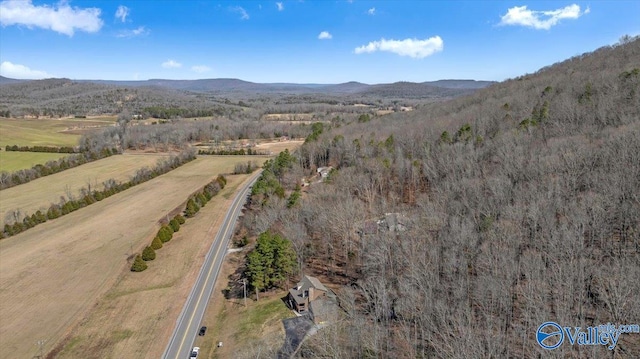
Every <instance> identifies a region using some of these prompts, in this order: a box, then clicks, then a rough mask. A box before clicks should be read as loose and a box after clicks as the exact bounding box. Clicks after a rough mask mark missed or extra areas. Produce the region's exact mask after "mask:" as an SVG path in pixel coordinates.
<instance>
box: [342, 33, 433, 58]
mask: <svg viewBox="0 0 640 359" xmlns="http://www.w3.org/2000/svg"><path fill="white" fill-rule="evenodd" d="M443 48H444V42H443V41H442V39H441V38H440V36H434V37H430V38H428V39H424V40H418V39H404V40H385V39H384V38H383V39H380V41H372V42H370V43H369V44H367V45H363V46H360V47H356V49H355V50H354V51H355V53H356V54H363V53H371V52H376V51H386V52H392V53H394V54H398V55H400V56H409V57H413V58H416V59H422V58H425V57H427V56H431V55H433V54H435V53H436V52H440V51H442V49H443Z"/></svg>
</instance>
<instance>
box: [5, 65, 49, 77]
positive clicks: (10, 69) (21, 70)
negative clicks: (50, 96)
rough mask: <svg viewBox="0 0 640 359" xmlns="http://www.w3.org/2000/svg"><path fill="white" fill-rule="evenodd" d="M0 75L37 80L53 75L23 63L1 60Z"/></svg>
mask: <svg viewBox="0 0 640 359" xmlns="http://www.w3.org/2000/svg"><path fill="white" fill-rule="evenodd" d="M0 75H2V76H5V77H10V78H14V79H24V80H37V79H45V78H50V77H53V76H51V75H49V74H48V73H46V72H45V71H39V70H32V69H30V68H28V67H27V66H24V65H19V64H14V63H11V62H9V61H3V62H2V63H1V64H0Z"/></svg>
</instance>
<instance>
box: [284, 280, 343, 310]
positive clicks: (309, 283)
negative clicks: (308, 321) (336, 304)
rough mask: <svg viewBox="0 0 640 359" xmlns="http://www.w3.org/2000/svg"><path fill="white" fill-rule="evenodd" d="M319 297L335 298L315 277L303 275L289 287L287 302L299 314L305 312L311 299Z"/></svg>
mask: <svg viewBox="0 0 640 359" xmlns="http://www.w3.org/2000/svg"><path fill="white" fill-rule="evenodd" d="M319 298H331V299H335V294H334V293H333V292H332V291H331V290H329V289H327V287H325V286H324V285H323V284H322V283H321V282H320V281H319V280H318V278H316V277H311V276H308V275H305V276H303V277H302V280H301V281H300V282H298V284H297V285H296V286H295V287H294V288H291V289H289V294H287V304H289V307H290V308H291V309H293V310H295V311H296V312H298V313H300V314H304V313H307V311H308V310H309V305H310V303H311V302H312V301H315V300H317V299H319Z"/></svg>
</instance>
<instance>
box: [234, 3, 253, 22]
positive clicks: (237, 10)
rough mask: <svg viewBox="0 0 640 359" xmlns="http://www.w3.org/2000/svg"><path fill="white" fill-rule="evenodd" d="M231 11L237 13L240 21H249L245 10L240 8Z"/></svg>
mask: <svg viewBox="0 0 640 359" xmlns="http://www.w3.org/2000/svg"><path fill="white" fill-rule="evenodd" d="M231 11H233V12H237V13H239V14H240V20H249V14H248V13H247V10H245V9H244V8H243V7H242V6H236V7H232V8H231Z"/></svg>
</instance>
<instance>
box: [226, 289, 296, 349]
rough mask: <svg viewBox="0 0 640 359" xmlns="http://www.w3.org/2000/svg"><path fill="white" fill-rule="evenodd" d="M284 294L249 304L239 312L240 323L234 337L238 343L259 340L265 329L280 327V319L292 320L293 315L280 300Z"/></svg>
mask: <svg viewBox="0 0 640 359" xmlns="http://www.w3.org/2000/svg"><path fill="white" fill-rule="evenodd" d="M285 295H286V292H282V293H279V295H275V296H274V297H270V298H266V299H260V300H259V301H257V302H253V301H249V302H251V304H250V305H248V306H247V308H246V309H245V308H242V309H241V310H240V312H241V313H240V314H241V315H242V316H241V317H240V322H239V325H238V328H237V329H236V332H235V334H234V337H235V339H236V340H238V341H240V340H243V339H247V338H260V337H261V334H262V332H263V330H264V328H266V327H271V326H274V325H279V326H282V324H281V323H280V322H281V321H282V319H286V318H292V317H293V316H294V314H293V313H292V312H291V310H289V308H287V306H286V305H285V304H284V302H283V301H282V300H281V298H282V297H284V296H285Z"/></svg>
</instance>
